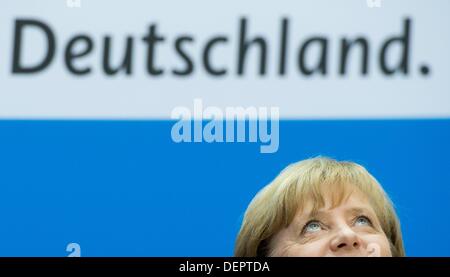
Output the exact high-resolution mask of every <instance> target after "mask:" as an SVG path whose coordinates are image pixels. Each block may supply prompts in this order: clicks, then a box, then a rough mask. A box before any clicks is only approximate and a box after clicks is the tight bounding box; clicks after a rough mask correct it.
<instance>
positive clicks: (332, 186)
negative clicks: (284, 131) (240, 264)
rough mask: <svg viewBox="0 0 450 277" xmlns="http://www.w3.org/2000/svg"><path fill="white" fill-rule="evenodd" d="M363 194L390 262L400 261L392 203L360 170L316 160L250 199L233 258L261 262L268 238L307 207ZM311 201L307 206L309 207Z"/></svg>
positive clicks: (298, 165) (291, 168) (288, 169)
mask: <svg viewBox="0 0 450 277" xmlns="http://www.w3.org/2000/svg"><path fill="white" fill-rule="evenodd" d="M355 188H356V189H357V190H359V191H360V192H362V193H363V194H364V195H365V196H366V197H367V199H368V200H369V203H370V204H371V206H372V208H373V209H374V211H375V213H376V215H377V217H378V219H379V221H380V224H381V227H382V229H383V231H384V233H385V234H386V236H387V238H388V240H389V242H390V244H391V252H392V255H393V256H405V250H404V247H403V240H402V234H401V229H400V222H399V220H398V218H397V215H396V213H395V210H394V208H393V205H392V202H391V200H390V199H389V197H388V196H387V194H386V193H385V192H384V190H383V188H382V187H381V185H380V184H379V183H378V182H377V180H376V179H375V178H374V177H373V176H372V175H371V174H370V173H369V172H368V171H367V170H366V169H365V168H364V167H362V166H360V165H358V164H356V163H353V162H340V161H336V160H333V159H329V158H323V157H317V158H312V159H308V160H304V161H300V162H297V163H294V164H291V165H289V166H288V167H286V168H285V169H284V170H283V171H282V172H281V173H280V174H279V175H278V176H277V177H276V178H275V180H273V181H272V182H271V183H270V184H269V185H267V186H266V187H264V188H263V189H262V190H261V191H260V192H258V194H257V195H256V196H255V197H254V198H253V200H252V202H251V203H250V205H249V206H248V208H247V211H246V212H245V216H244V220H243V222H242V226H241V229H240V231H239V234H238V236H237V240H236V245H235V252H234V255H235V256H237V257H256V256H266V255H267V254H268V251H270V249H268V248H269V242H270V239H271V237H272V236H273V235H275V234H276V233H278V232H279V231H280V230H281V229H283V228H285V227H287V226H288V225H289V224H290V223H291V222H292V220H293V218H294V216H295V214H296V213H297V211H299V210H301V209H303V207H304V205H305V204H306V203H312V204H313V210H317V209H320V208H321V207H323V206H324V205H325V201H324V193H325V192H330V193H331V195H332V206H333V207H336V206H337V205H339V204H340V203H341V202H342V201H343V200H344V199H346V196H348V195H349V193H350V192H351V191H352V190H355ZM311 201H312V202H311Z"/></svg>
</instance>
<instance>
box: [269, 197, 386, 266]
mask: <svg viewBox="0 0 450 277" xmlns="http://www.w3.org/2000/svg"><path fill="white" fill-rule="evenodd" d="M308 204H309V205H308ZM311 210H312V205H311V203H307V204H306V205H305V208H304V209H303V211H302V212H298V213H297V214H296V215H295V217H294V220H293V221H292V223H291V224H290V225H289V226H288V227H287V228H284V229H282V230H281V231H279V232H278V233H277V234H275V236H274V237H273V238H272V240H271V242H270V248H271V251H270V253H269V255H270V256H278V257H280V256H282V257H346V256H353V257H355V256H359V257H390V256H392V253H391V250H390V244H389V241H388V239H387V237H386V235H385V234H384V232H383V230H382V228H381V225H380V222H379V220H378V218H377V216H376V214H375V212H374V210H373V208H372V207H371V205H370V204H368V201H367V199H366V197H365V196H364V195H362V194H361V193H359V192H353V193H351V194H350V196H349V197H348V198H347V199H346V200H345V201H343V203H341V205H339V206H337V207H334V208H331V199H330V197H326V196H325V206H324V207H323V208H321V209H319V210H318V211H317V212H316V213H315V214H312V213H311Z"/></svg>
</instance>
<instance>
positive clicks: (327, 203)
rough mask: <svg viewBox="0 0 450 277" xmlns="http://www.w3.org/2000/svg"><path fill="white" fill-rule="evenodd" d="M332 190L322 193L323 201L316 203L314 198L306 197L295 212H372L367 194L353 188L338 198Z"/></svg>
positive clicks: (302, 213)
mask: <svg viewBox="0 0 450 277" xmlns="http://www.w3.org/2000/svg"><path fill="white" fill-rule="evenodd" d="M336 198H338V197H337V196H336V195H334V192H325V193H323V194H322V200H323V203H322V204H321V205H318V203H315V202H314V198H310V199H307V200H306V202H304V203H303V205H302V207H301V208H300V209H299V211H298V213H297V214H301V215H305V214H306V215H309V214H317V213H324V212H330V211H342V212H358V211H367V212H371V213H374V210H373V208H372V206H371V205H370V203H369V200H368V198H367V196H366V195H365V194H364V193H362V192H361V191H359V190H357V189H354V190H351V191H347V192H346V193H345V194H343V195H341V196H340V197H339V198H340V199H338V200H339V201H337V200H336Z"/></svg>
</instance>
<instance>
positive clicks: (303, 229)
mask: <svg viewBox="0 0 450 277" xmlns="http://www.w3.org/2000/svg"><path fill="white" fill-rule="evenodd" d="M311 223H317V224H319V225H320V227H321V228H323V227H324V225H323V224H322V222H320V221H319V220H317V219H311V220H309V221H308V222H306V223H305V225H303V228H302V232H301V233H300V234H301V235H304V234H305V233H306V227H308V225H309V224H311Z"/></svg>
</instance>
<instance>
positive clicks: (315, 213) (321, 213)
mask: <svg viewBox="0 0 450 277" xmlns="http://www.w3.org/2000/svg"><path fill="white" fill-rule="evenodd" d="M345 213H347V214H352V215H360V214H364V215H367V216H375V213H374V212H372V211H370V210H369V209H367V208H361V207H352V208H349V209H347V210H346V211H345ZM324 217H329V215H328V213H327V212H326V211H311V212H310V213H309V214H308V215H307V216H306V220H308V219H311V218H324Z"/></svg>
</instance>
